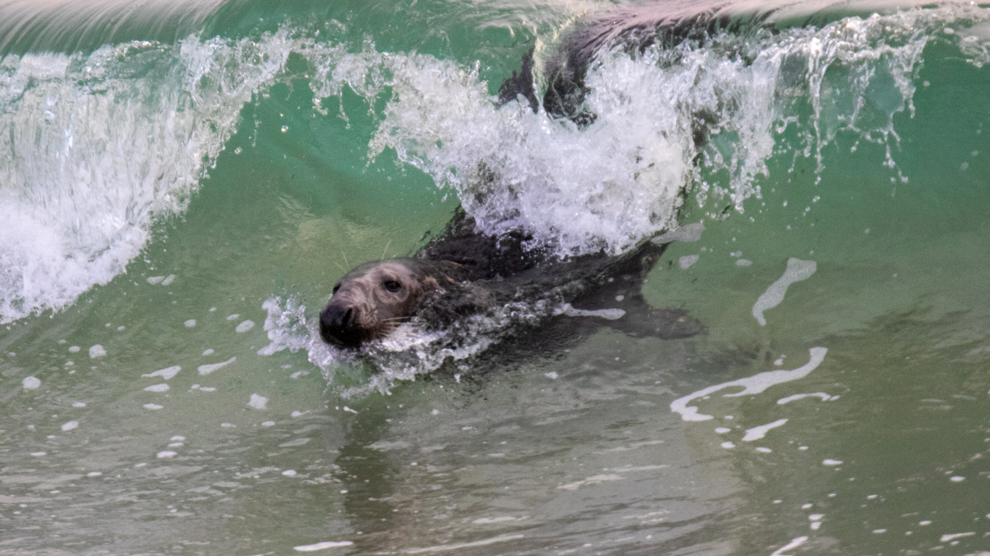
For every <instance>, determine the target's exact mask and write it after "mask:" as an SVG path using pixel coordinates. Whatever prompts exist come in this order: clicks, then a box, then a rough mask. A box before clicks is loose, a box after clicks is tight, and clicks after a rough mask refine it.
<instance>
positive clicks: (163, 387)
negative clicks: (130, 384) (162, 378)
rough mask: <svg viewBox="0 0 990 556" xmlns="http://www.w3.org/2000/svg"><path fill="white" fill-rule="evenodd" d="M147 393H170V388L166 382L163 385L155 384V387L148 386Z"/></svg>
mask: <svg viewBox="0 0 990 556" xmlns="http://www.w3.org/2000/svg"><path fill="white" fill-rule="evenodd" d="M144 390H145V391H146V392H168V390H169V386H168V384H165V383H164V382H163V383H161V384H155V385H153V386H148V387H147V388H145V389H144Z"/></svg>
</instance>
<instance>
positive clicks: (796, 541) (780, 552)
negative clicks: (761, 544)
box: [770, 537, 808, 556]
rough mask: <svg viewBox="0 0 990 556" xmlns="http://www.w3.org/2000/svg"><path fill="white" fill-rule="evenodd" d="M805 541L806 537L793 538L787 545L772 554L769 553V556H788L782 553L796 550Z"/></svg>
mask: <svg viewBox="0 0 990 556" xmlns="http://www.w3.org/2000/svg"><path fill="white" fill-rule="evenodd" d="M807 540H808V537H795V538H793V539H791V542H789V543H787V544H785V545H784V546H782V547H780V548H778V549H777V550H774V551H773V552H771V553H770V556H788V555H787V554H784V551H786V550H790V549H792V548H797V547H799V546H801V545H802V544H804V543H805V542H806V541H807Z"/></svg>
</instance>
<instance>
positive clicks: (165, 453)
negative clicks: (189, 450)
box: [157, 450, 178, 459]
mask: <svg viewBox="0 0 990 556" xmlns="http://www.w3.org/2000/svg"><path fill="white" fill-rule="evenodd" d="M177 455H178V454H176V453H175V452H173V451H171V450H162V451H161V452H158V455H157V457H158V459H171V458H174V457H175V456H177Z"/></svg>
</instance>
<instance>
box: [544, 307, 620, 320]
mask: <svg viewBox="0 0 990 556" xmlns="http://www.w3.org/2000/svg"><path fill="white" fill-rule="evenodd" d="M553 314H555V315H566V316H568V317H598V318H601V319H605V320H619V319H621V318H622V317H624V316H625V315H626V312H625V311H624V310H622V309H598V310H595V311H586V310H584V309H575V308H574V307H572V306H571V304H570V303H563V304H561V305H560V307H558V308H556V309H554V310H553Z"/></svg>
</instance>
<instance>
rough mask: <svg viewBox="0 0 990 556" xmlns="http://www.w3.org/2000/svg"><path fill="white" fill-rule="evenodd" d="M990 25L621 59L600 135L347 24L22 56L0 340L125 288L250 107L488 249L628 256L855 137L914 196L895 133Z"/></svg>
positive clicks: (600, 100) (10, 109)
mask: <svg viewBox="0 0 990 556" xmlns="http://www.w3.org/2000/svg"><path fill="white" fill-rule="evenodd" d="M986 18H987V10H985V9H982V8H978V7H971V6H948V7H941V8H937V9H921V8H917V9H908V10H904V11H900V12H897V13H893V14H890V15H872V16H869V17H859V16H855V17H847V18H838V19H837V20H835V21H833V22H831V23H827V24H825V25H822V26H820V27H815V26H809V27H798V28H793V27H792V28H786V29H783V30H776V31H774V32H771V29H770V28H768V27H762V26H755V25H754V26H745V27H744V28H743V29H742V30H738V29H737V30H733V31H732V32H729V31H715V32H712V33H710V34H708V35H706V36H705V38H704V40H694V39H689V40H684V41H682V42H680V43H678V44H677V45H676V46H665V45H664V44H662V43H657V44H654V45H652V46H649V47H646V48H644V49H641V50H634V51H633V52H631V53H630V51H629V49H627V48H623V47H622V45H616V46H615V47H614V48H612V47H609V45H607V44H606V45H605V46H603V47H602V48H600V49H599V50H598V51H596V54H595V56H594V58H593V60H592V61H591V63H590V65H589V68H588V73H587V76H586V85H587V96H586V98H585V108H586V109H587V110H588V111H590V112H592V113H594V114H595V115H596V118H595V120H594V122H593V123H592V124H591V125H589V126H587V127H579V126H577V125H575V124H574V123H573V122H570V121H568V120H566V119H559V118H553V117H551V116H549V115H548V114H547V113H546V112H545V111H543V110H542V109H541V110H540V111H538V112H536V113H534V112H532V111H530V110H529V109H528V107H527V106H526V105H525V103H524V104H522V105H521V104H519V103H517V102H510V103H508V104H507V105H505V106H502V107H501V108H499V107H497V103H496V101H495V98H494V95H493V94H492V91H493V90H495V89H497V86H498V83H497V82H489V81H486V80H485V79H483V78H482V77H481V75H480V74H481V70H480V66H479V65H478V64H473V65H472V64H463V63H460V62H457V61H451V60H445V59H440V58H438V57H436V56H433V55H429V54H419V53H416V52H388V51H384V50H382V49H380V48H377V47H376V46H375V44H374V42H372V41H368V40H365V41H363V43H362V44H361V45H360V46H355V41H354V40H353V37H351V36H350V35H348V31H347V27H346V25H343V24H341V23H339V22H336V21H333V20H329V21H320V20H318V19H317V18H312V17H311V18H302V19H301V20H300V19H298V18H297V19H292V20H286V21H283V22H282V23H279V24H278V25H277V29H275V30H273V31H270V32H259V33H254V34H250V36H246V37H241V38H221V37H215V38H203V37H200V36H198V35H192V36H188V37H187V38H184V39H181V40H178V41H176V42H175V43H174V44H167V43H162V42H154V41H141V42H127V43H122V44H114V45H106V46H103V47H100V48H98V49H96V50H95V51H93V52H91V53H85V52H78V53H73V54H58V53H25V54H8V55H6V56H5V57H4V58H3V59H2V62H0V109H2V115H0V149H2V150H3V152H4V153H5V154H6V161H5V163H4V164H3V165H2V166H0V184H2V189H0V217H2V218H3V220H4V222H6V223H8V225H6V226H4V227H3V228H2V229H0V321H3V322H10V321H12V320H15V319H19V318H22V317H24V316H26V315H29V314H32V313H38V312H41V311H43V310H46V309H53V310H59V309H62V308H64V307H66V306H68V305H70V304H72V303H73V302H74V301H75V300H76V299H78V297H79V296H80V295H81V294H83V293H84V292H86V291H88V290H89V289H91V288H92V287H94V286H95V285H99V284H106V283H107V282H108V281H110V280H111V279H113V278H114V277H115V276H117V275H119V274H121V273H123V272H125V271H126V268H127V265H128V263H129V262H130V261H132V260H133V259H134V258H135V257H137V256H138V255H139V254H140V253H141V250H142V249H143V248H144V247H145V245H147V242H148V241H149V238H150V237H151V235H152V230H153V229H154V228H155V225H156V223H158V222H162V221H163V219H168V218H169V217H172V216H175V215H181V214H182V213H183V211H184V210H185V209H186V207H187V205H188V203H189V199H190V195H191V194H192V193H193V192H195V191H196V190H197V189H198V188H199V187H200V184H201V181H202V180H203V179H204V178H205V177H206V175H207V170H208V169H209V168H210V167H211V166H212V165H213V164H215V162H216V160H217V157H218V156H219V154H220V152H221V151H222V150H223V148H224V144H225V141H226V140H227V139H228V138H229V137H230V135H231V134H232V133H234V132H235V131H236V130H237V129H238V127H239V126H243V125H245V122H243V121H242V118H241V111H242V108H243V107H244V106H245V104H246V103H248V102H249V101H251V100H252V99H254V100H255V102H256V103H264V102H265V99H266V94H267V93H266V91H268V90H269V89H270V88H271V87H273V86H275V85H277V84H285V85H292V86H299V84H300V83H305V85H306V86H308V87H309V89H310V90H311V91H312V95H313V99H314V101H313V106H312V116H313V118H317V117H319V118H323V119H327V118H331V119H336V118H343V119H345V120H348V119H349V118H351V117H353V116H355V115H359V114H360V112H363V111H366V110H370V111H371V112H372V116H373V118H372V121H373V123H372V130H371V132H370V133H369V137H368V146H367V151H366V153H365V159H366V160H367V161H369V163H370V162H371V161H374V160H375V159H376V157H379V156H381V154H382V153H384V152H388V153H393V152H394V153H395V155H396V157H397V159H398V161H399V163H400V164H402V165H404V166H405V167H408V168H415V169H418V170H421V171H422V172H424V173H426V174H427V175H429V176H430V177H431V178H432V180H433V181H434V182H435V184H436V185H437V186H438V187H440V188H447V189H450V190H452V191H453V192H454V193H456V195H457V196H458V198H459V199H460V201H461V203H462V205H463V206H464V207H465V209H466V210H467V211H468V212H469V213H471V214H472V215H473V216H474V217H475V218H476V219H477V221H478V223H479V226H480V228H481V229H482V231H485V232H488V233H501V232H504V231H507V230H514V229H523V230H526V231H528V232H529V233H531V234H532V235H533V238H534V240H533V243H534V246H537V245H539V246H543V247H550V248H552V249H555V250H556V252H557V253H558V254H559V255H560V256H570V255H577V254H582V253H588V252H594V251H598V250H605V251H607V252H610V253H620V252H622V251H624V250H626V249H628V248H629V247H631V246H632V245H634V244H635V243H636V242H638V241H641V240H642V239H643V238H646V237H649V236H651V235H653V234H656V233H658V232H660V231H663V230H667V229H671V228H674V227H676V226H677V225H678V220H679V219H682V215H683V214H685V210H686V209H685V202H687V204H688V205H691V206H694V205H697V206H699V207H702V208H703V209H704V210H703V212H702V213H703V214H707V216H708V217H714V218H721V217H724V216H725V215H727V214H729V213H732V212H735V213H745V212H746V211H747V210H748V207H749V206H751V205H750V204H748V200H750V199H760V198H761V179H762V178H764V177H766V176H767V174H768V166H767V165H768V162H769V161H771V160H778V161H779V160H787V159H790V160H791V161H796V160H799V159H803V158H811V159H813V160H815V164H816V167H817V169H818V171H820V170H821V168H822V167H823V166H824V165H825V164H827V162H826V160H825V158H824V156H823V152H824V151H825V150H826V148H827V147H828V146H829V145H831V144H832V143H833V142H834V141H835V138H836V137H837V136H840V135H841V136H843V137H854V138H855V142H856V144H858V143H860V142H862V143H871V144H879V145H882V146H883V148H884V150H885V152H886V156H885V158H884V160H881V161H879V162H880V163H882V164H884V165H886V166H887V167H889V168H890V169H891V172H892V179H894V180H901V181H904V180H907V177H905V176H903V175H902V174H901V173H900V172H899V171H898V166H897V160H896V158H897V157H896V154H897V152H898V149H899V145H900V144H899V141H900V137H899V135H898V133H897V131H896V129H895V127H896V126H895V120H896V118H897V117H898V116H899V115H900V114H906V115H911V114H912V111H913V109H914V108H913V103H912V99H913V96H914V94H915V91H916V88H917V87H918V85H919V84H918V72H919V70H920V68H921V67H922V66H923V64H924V63H925V56H924V52H925V49H926V47H927V46H928V45H929V44H932V43H933V42H935V43H938V44H940V45H945V46H946V47H947V48H950V49H952V51H953V52H955V53H957V54H955V55H962V56H964V57H965V58H966V59H967V61H968V63H969V64H971V65H972V66H974V67H978V66H980V65H982V64H983V63H985V62H986V59H987V53H986V52H987V51H986V42H987V41H986V36H985V35H986V33H985V32H984V30H985V27H986V25H987V24H986ZM540 44H542V43H540ZM551 50H552V48H549V47H546V48H542V47H541V49H538V50H537V59H538V62H539V61H541V55H542V56H543V57H547V56H549V55H548V54H546V52H549V51H551ZM348 95H356V96H357V97H358V98H359V99H361V100H363V104H364V106H362V107H359V108H358V109H357V110H355V108H354V107H353V106H350V105H349V101H347V96H348ZM248 125H250V124H249V123H248ZM699 138H700V139H699ZM852 148H853V149H855V148H856V145H854V146H853V147H852ZM390 156H391V154H390ZM791 171H793V162H792V163H791ZM750 213H751V214H752V212H750Z"/></svg>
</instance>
